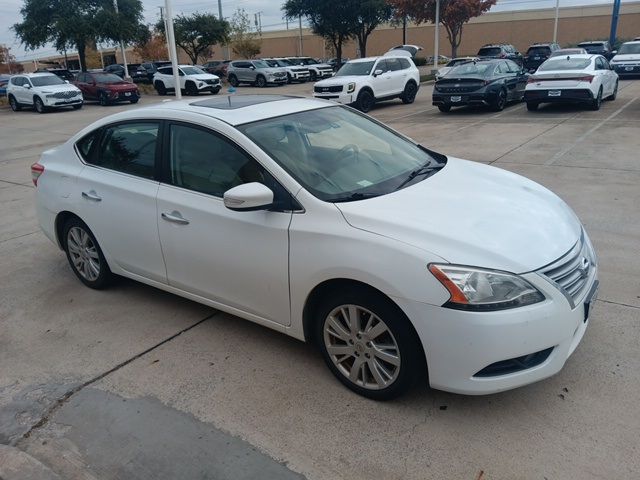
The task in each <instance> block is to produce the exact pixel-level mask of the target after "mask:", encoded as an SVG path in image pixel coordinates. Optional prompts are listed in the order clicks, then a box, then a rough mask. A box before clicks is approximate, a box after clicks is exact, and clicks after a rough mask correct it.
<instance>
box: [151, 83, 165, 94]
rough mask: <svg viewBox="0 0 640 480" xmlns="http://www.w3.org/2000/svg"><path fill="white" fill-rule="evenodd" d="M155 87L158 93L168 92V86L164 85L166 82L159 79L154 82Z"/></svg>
mask: <svg viewBox="0 0 640 480" xmlns="http://www.w3.org/2000/svg"><path fill="white" fill-rule="evenodd" d="M153 87H154V88H155V89H156V92H158V95H166V94H167V88H166V87H165V86H164V82H161V81H159V80H157V81H156V82H154V84H153Z"/></svg>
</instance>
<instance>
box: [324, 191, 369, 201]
mask: <svg viewBox="0 0 640 480" xmlns="http://www.w3.org/2000/svg"><path fill="white" fill-rule="evenodd" d="M380 195H382V194H381V193H363V192H355V193H352V194H349V195H345V196H344V197H338V198H333V199H331V201H332V202H333V203H339V202H353V201H355V200H364V199H365V198H373V197H379V196H380Z"/></svg>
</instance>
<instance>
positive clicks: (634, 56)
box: [611, 53, 640, 63]
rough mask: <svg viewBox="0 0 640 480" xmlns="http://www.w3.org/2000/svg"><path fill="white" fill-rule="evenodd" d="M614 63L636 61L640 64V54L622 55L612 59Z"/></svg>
mask: <svg viewBox="0 0 640 480" xmlns="http://www.w3.org/2000/svg"><path fill="white" fill-rule="evenodd" d="M611 61H612V62H613V63H615V62H629V61H636V62H640V53H624V54H622V55H620V54H618V55H616V56H615V57H613V58H612V59H611Z"/></svg>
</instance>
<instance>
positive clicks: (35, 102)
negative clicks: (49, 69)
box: [7, 73, 83, 113]
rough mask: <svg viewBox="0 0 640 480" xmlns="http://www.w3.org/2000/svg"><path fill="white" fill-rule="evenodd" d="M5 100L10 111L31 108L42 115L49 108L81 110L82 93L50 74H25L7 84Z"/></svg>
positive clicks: (14, 77)
mask: <svg viewBox="0 0 640 480" xmlns="http://www.w3.org/2000/svg"><path fill="white" fill-rule="evenodd" d="M7 98H8V99H9V105H11V110H13V111H14V112H18V111H20V110H22V107H33V108H34V109H35V110H36V112H38V113H44V112H46V111H47V110H49V109H50V108H59V107H73V108H74V109H75V110H78V109H80V108H82V102H83V99H82V92H81V91H80V89H79V88H78V87H76V86H75V85H71V84H70V83H69V82H67V81H65V80H63V79H61V78H60V77H58V76H57V75H54V74H52V73H25V74H21V75H14V76H13V77H11V79H10V80H9V83H8V84H7Z"/></svg>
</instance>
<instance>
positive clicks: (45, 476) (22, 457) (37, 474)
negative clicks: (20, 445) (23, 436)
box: [0, 445, 62, 480]
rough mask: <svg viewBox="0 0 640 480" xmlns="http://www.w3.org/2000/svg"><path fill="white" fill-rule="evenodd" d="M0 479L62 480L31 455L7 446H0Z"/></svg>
mask: <svg viewBox="0 0 640 480" xmlns="http://www.w3.org/2000/svg"><path fill="white" fill-rule="evenodd" d="M0 478H1V479H2V480H62V479H61V478H60V477H59V476H58V475H57V474H55V473H54V472H53V471H51V469H50V468H49V467H46V466H45V465H43V464H42V463H40V462H39V461H38V460H36V459H35V458H33V457H32V456H31V455H28V454H26V453H24V452H23V451H22V450H18V449H17V448H15V447H9V446H8V445H0Z"/></svg>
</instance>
